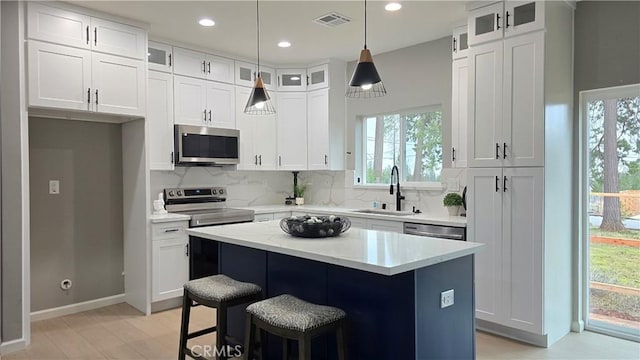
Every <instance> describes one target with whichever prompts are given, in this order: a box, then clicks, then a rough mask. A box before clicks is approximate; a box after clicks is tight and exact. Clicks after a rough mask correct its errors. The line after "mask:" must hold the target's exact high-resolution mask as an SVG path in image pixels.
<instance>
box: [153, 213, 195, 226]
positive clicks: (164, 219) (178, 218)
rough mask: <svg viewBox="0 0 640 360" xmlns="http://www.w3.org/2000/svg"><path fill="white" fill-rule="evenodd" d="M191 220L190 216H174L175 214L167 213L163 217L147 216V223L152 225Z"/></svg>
mask: <svg viewBox="0 0 640 360" xmlns="http://www.w3.org/2000/svg"><path fill="white" fill-rule="evenodd" d="M189 220H191V216H189V215H183V214H176V213H167V214H163V215H151V216H149V221H151V223H152V224H158V223H164V222H170V221H189Z"/></svg>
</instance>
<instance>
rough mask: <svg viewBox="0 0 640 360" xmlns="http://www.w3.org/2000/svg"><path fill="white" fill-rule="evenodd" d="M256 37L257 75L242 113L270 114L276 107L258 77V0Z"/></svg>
mask: <svg viewBox="0 0 640 360" xmlns="http://www.w3.org/2000/svg"><path fill="white" fill-rule="evenodd" d="M256 38H257V53H258V67H257V71H256V74H257V75H256V81H255V83H254V84H253V89H251V94H249V100H247V105H246V106H245V107H244V113H245V114H248V115H271V114H275V113H276V109H275V107H273V103H272V102H271V98H270V97H269V94H268V93H267V89H265V88H264V83H263V82H262V77H260V8H259V7H258V0H256Z"/></svg>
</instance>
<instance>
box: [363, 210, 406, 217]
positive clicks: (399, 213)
mask: <svg viewBox="0 0 640 360" xmlns="http://www.w3.org/2000/svg"><path fill="white" fill-rule="evenodd" d="M352 212H356V213H361V214H375V215H388V216H409V215H415V214H414V213H412V212H411V211H395V210H376V209H361V210H353V211H352Z"/></svg>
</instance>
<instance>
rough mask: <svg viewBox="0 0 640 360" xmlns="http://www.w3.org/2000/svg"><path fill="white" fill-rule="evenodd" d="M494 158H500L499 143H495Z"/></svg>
mask: <svg viewBox="0 0 640 360" xmlns="http://www.w3.org/2000/svg"><path fill="white" fill-rule="evenodd" d="M496 159H500V144H498V143H496Z"/></svg>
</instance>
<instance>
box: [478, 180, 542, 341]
mask: <svg viewBox="0 0 640 360" xmlns="http://www.w3.org/2000/svg"><path fill="white" fill-rule="evenodd" d="M468 180H469V182H468V183H469V185H468V192H467V194H468V197H467V199H468V200H467V216H468V224H467V234H468V240H469V241H474V242H480V243H483V244H485V248H484V249H483V250H482V251H481V252H479V253H478V254H477V255H476V258H475V267H476V268H475V274H476V279H475V283H476V317H477V318H478V319H482V320H487V321H491V322H493V323H497V324H501V325H505V326H508V327H511V328H516V329H520V330H524V331H528V332H533V333H537V334H542V333H543V325H544V324H543V317H544V311H543V297H544V294H543V275H544V274H543V261H544V252H543V251H544V249H543V244H544V234H543V231H544V226H543V215H544V213H543V212H544V205H543V204H544V184H543V169H542V168H484V169H480V168H470V169H469V170H468Z"/></svg>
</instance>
